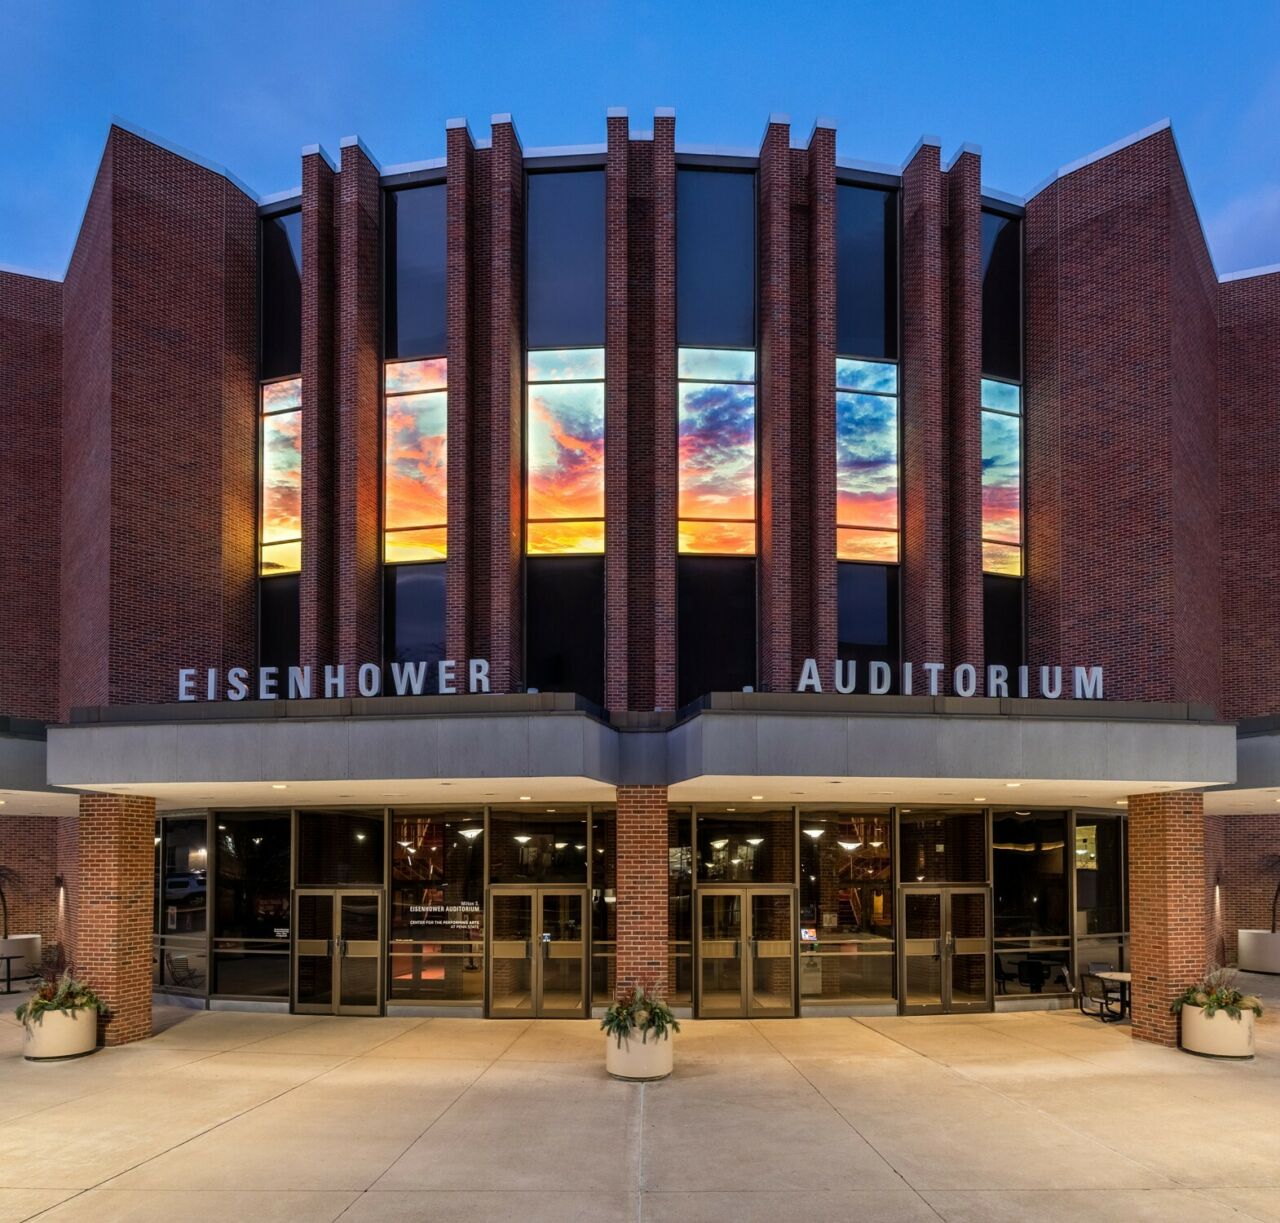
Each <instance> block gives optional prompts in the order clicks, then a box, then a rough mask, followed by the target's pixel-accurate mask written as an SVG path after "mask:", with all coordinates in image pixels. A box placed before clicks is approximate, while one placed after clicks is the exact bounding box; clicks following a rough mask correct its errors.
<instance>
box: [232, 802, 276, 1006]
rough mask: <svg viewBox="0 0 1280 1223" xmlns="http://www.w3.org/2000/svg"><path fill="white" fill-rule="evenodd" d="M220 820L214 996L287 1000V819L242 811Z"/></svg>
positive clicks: (273, 813) (274, 815)
mask: <svg viewBox="0 0 1280 1223" xmlns="http://www.w3.org/2000/svg"><path fill="white" fill-rule="evenodd" d="M214 818H215V821H216V824H215V829H216V830H215V832H214V844H215V845H216V846H217V865H216V868H215V869H216V875H215V890H214V914H213V938H214V943H213V984H212V992H213V993H215V994H225V995H230V996H235V997H250V998H287V997H288V996H289V918H290V914H289V863H290V836H291V834H290V819H289V816H288V814H287V813H281V812H256V811H254V812H243V811H239V812H223V813H222V814H220V815H217V816H215V817H214Z"/></svg>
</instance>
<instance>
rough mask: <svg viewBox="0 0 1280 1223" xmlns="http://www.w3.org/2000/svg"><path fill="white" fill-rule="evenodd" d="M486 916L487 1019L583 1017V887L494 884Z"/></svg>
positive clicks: (585, 945) (584, 896)
mask: <svg viewBox="0 0 1280 1223" xmlns="http://www.w3.org/2000/svg"><path fill="white" fill-rule="evenodd" d="M489 914H490V916H489V957H488V964H489V1015H490V1017H492V1018H494V1019H518V1018H524V1019H584V1018H586V1015H587V933H586V925H585V923H586V917H587V893H586V890H585V889H584V888H563V887H535V888H504V887H495V888H493V889H492V890H491V891H490V894H489Z"/></svg>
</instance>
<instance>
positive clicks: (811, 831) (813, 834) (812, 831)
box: [804, 828, 826, 841]
mask: <svg viewBox="0 0 1280 1223" xmlns="http://www.w3.org/2000/svg"><path fill="white" fill-rule="evenodd" d="M824 832H826V829H825V828H806V829H805V830H804V835H805V836H807V837H810V838H812V839H813V840H815V841H816V840H817V839H818V838H819V837H820V836H822V834H823V833H824Z"/></svg>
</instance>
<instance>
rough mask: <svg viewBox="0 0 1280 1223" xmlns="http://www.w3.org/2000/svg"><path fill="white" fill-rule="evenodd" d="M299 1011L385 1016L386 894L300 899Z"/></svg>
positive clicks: (344, 891) (344, 892) (331, 892)
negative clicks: (384, 938)
mask: <svg viewBox="0 0 1280 1223" xmlns="http://www.w3.org/2000/svg"><path fill="white" fill-rule="evenodd" d="M293 904H294V909H293V911H294V912H295V913H296V914H297V920H296V922H295V923H294V930H295V936H294V945H293V1009H294V1010H295V1011H297V1012H299V1013H302V1014H310V1015H379V1014H381V1013H382V943H383V938H382V893H381V892H377V891H370V890H368V889H357V888H304V889H300V890H299V891H297V892H296V893H295V894H294V901H293Z"/></svg>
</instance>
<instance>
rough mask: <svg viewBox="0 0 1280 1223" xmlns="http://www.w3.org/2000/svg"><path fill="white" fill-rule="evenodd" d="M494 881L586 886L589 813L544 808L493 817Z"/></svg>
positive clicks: (491, 858)
mask: <svg viewBox="0 0 1280 1223" xmlns="http://www.w3.org/2000/svg"><path fill="white" fill-rule="evenodd" d="M489 836H490V841H489V878H490V881H491V882H493V883H586V881H587V817H586V814H585V813H576V812H561V811H555V810H552V811H548V810H547V809H546V808H545V807H541V808H525V809H524V810H511V811H493V812H490V814H489Z"/></svg>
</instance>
